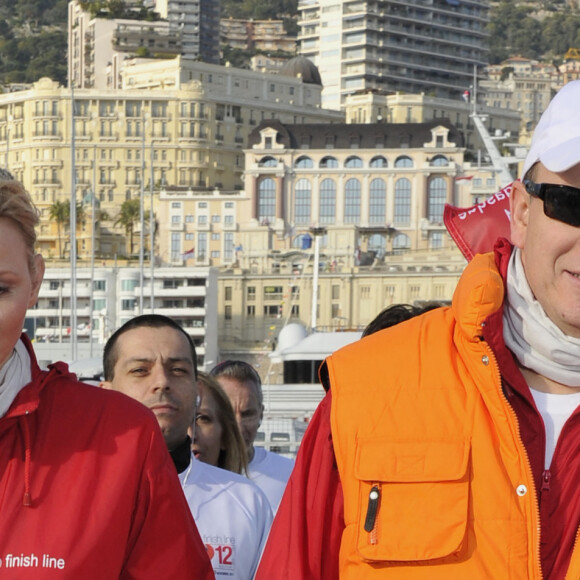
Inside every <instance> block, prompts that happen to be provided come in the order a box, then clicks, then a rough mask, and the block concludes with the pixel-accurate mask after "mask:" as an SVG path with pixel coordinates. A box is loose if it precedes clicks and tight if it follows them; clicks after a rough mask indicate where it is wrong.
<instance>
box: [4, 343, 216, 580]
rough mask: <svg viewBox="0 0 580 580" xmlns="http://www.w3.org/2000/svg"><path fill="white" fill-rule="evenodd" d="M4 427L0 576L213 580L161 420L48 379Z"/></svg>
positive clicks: (36, 380)
mask: <svg viewBox="0 0 580 580" xmlns="http://www.w3.org/2000/svg"><path fill="white" fill-rule="evenodd" d="M23 340H24V342H25V343H26V345H27V347H28V350H29V353H30V356H31V359H32V381H31V382H30V383H29V384H28V385H27V386H25V387H24V388H23V389H22V390H21V391H20V393H19V394H18V396H17V397H16V399H15V401H14V402H13V404H12V406H11V407H10V409H9V410H8V412H7V414H6V415H5V416H4V417H2V418H1V419H0V514H2V516H1V519H0V522H1V523H0V529H1V532H0V567H1V568H0V575H1V577H2V578H18V579H23V580H25V579H27V578H30V579H31V580H32V579H34V580H38V579H42V578H51V579H52V578H67V579H69V578H70V579H75V580H76V579H78V578H82V579H83V580H91V579H94V580H103V579H114V578H123V579H125V578H126V579H129V578H143V579H145V578H146V579H153V578H155V579H157V578H171V579H172V580H173V579H175V578H183V579H186V578H187V579H188V580H191V579H192V578H196V579H197V578H200V579H204V580H205V579H211V578H213V577H214V576H213V572H212V570H211V566H210V562H209V559H208V557H207V554H206V552H205V549H204V547H203V544H202V542H201V539H200V537H199V534H198V532H197V529H196V527H195V524H194V522H193V519H192V517H191V514H190V510H189V508H188V506H187V503H186V501H185V498H184V496H183V493H182V491H181V488H180V485H179V480H178V478H177V474H176V473H175V468H174V467H173V464H172V462H171V459H170V457H169V454H168V453H167V448H166V446H165V443H164V441H163V438H162V436H161V433H160V431H159V427H158V424H157V421H156V420H155V418H154V417H153V415H152V414H151V413H150V412H149V411H148V410H147V409H146V408H145V407H144V406H142V405H141V404H139V403H136V402H135V401H132V400H131V399H129V397H126V396H124V395H121V394H119V393H115V392H111V391H104V390H102V389H98V388H95V387H90V386H88V385H83V384H81V383H79V382H78V381H77V380H76V379H75V377H74V375H71V374H70V373H69V372H68V369H67V367H66V365H64V364H62V363H56V364H55V365H52V366H51V368H50V370H49V371H41V370H40V369H39V367H38V365H37V363H36V360H35V357H34V353H33V351H32V348H31V346H30V344H29V343H28V341H27V340H26V339H25V338H23Z"/></svg>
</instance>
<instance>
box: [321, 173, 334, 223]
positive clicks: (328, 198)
mask: <svg viewBox="0 0 580 580" xmlns="http://www.w3.org/2000/svg"><path fill="white" fill-rule="evenodd" d="M335 220H336V184H335V183H334V181H333V180H332V179H323V180H322V182H321V183H320V223H321V224H333V223H334V222H335Z"/></svg>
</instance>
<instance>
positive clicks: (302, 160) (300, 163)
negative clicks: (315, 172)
mask: <svg viewBox="0 0 580 580" xmlns="http://www.w3.org/2000/svg"><path fill="white" fill-rule="evenodd" d="M294 167H296V169H310V168H312V167H314V163H313V162H312V159H310V157H306V156H302V157H298V159H296V162H295V163H294Z"/></svg>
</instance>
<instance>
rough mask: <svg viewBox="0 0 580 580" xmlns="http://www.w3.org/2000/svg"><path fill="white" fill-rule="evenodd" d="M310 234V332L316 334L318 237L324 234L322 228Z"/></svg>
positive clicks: (324, 229)
mask: <svg viewBox="0 0 580 580" xmlns="http://www.w3.org/2000/svg"><path fill="white" fill-rule="evenodd" d="M310 233H311V234H312V237H313V238H314V272H313V273H312V315H311V321H312V322H311V328H312V332H316V318H317V316H316V315H317V310H318V308H317V307H318V267H319V262H320V236H324V235H325V234H326V228H324V227H312V228H310Z"/></svg>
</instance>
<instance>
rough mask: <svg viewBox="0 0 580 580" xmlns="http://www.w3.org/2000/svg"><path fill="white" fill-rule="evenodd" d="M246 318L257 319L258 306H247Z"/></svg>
mask: <svg viewBox="0 0 580 580" xmlns="http://www.w3.org/2000/svg"><path fill="white" fill-rule="evenodd" d="M246 316H247V317H248V318H255V317H256V306H255V305H254V304H250V305H248V306H246Z"/></svg>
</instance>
